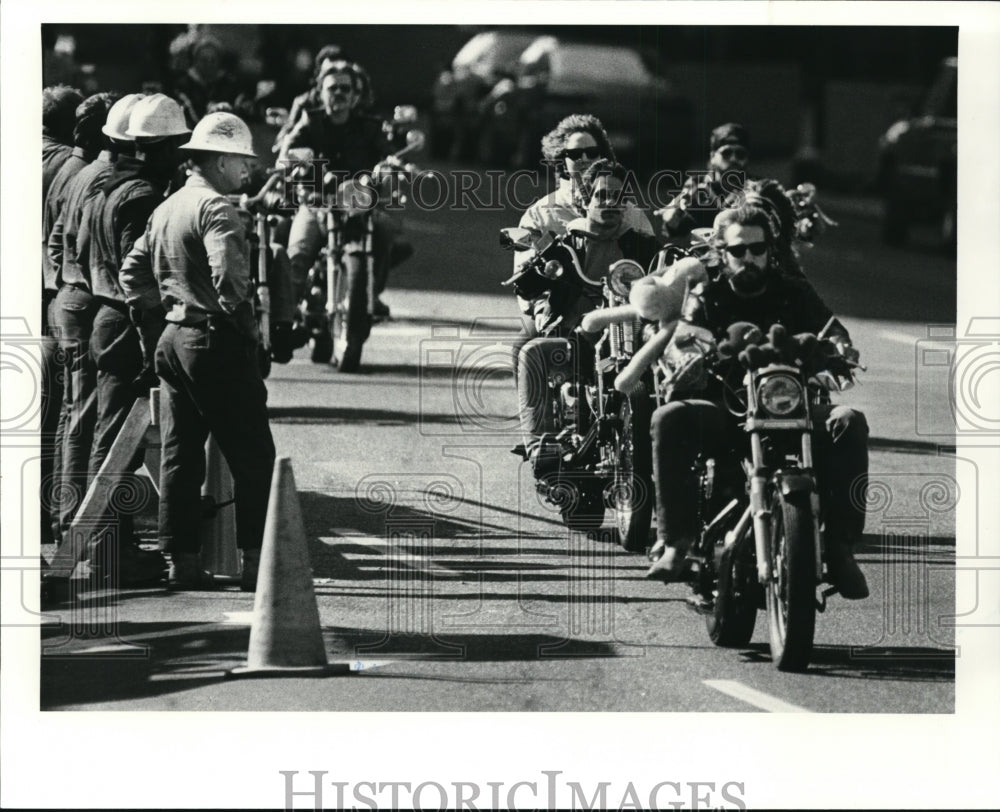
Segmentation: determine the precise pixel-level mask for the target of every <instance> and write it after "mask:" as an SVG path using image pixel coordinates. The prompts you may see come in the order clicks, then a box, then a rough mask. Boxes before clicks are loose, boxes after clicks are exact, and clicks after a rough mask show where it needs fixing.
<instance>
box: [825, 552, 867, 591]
mask: <svg viewBox="0 0 1000 812" xmlns="http://www.w3.org/2000/svg"><path fill="white" fill-rule="evenodd" d="M826 568H827V573H828V575H829V580H830V583H831V584H833V585H834V586H836V587H837V590H838V591H839V592H840V594H841V595H842V596H843V597H844V598H846V599H847V600H849V601H859V600H862V599H863V598H867V597H868V594H869V593H868V581H867V580H866V579H865V574H864V573H863V572H862V571H861V567H859V566H858V562H857V561H855V560H854V551H853V550H852V545H851V544H850V543H849V542H847V541H842V540H841V541H838V540H835V539H830V540H829V542H828V544H827V549H826Z"/></svg>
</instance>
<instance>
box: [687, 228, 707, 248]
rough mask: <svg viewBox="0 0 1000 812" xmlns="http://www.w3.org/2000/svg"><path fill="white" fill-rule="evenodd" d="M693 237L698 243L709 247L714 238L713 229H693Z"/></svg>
mask: <svg viewBox="0 0 1000 812" xmlns="http://www.w3.org/2000/svg"><path fill="white" fill-rule="evenodd" d="M691 236H692V237H693V238H694V240H695V241H696V242H699V243H704V244H705V245H708V243H709V241H710V240H711V238H712V229H710V228H692V229H691Z"/></svg>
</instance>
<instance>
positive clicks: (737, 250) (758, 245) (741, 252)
mask: <svg viewBox="0 0 1000 812" xmlns="http://www.w3.org/2000/svg"><path fill="white" fill-rule="evenodd" d="M726 251H727V252H728V253H729V254H731V255H732V256H734V257H735V258H736V259H743V257H745V256H746V254H747V251H749V252H750V254H751V255H752V256H755V257H762V256H764V254H766V253H767V243H766V242H745V243H739V244H738V245H727V246H726Z"/></svg>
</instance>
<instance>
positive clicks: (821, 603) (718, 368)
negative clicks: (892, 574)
mask: <svg viewBox="0 0 1000 812" xmlns="http://www.w3.org/2000/svg"><path fill="white" fill-rule="evenodd" d="M729 332H730V336H734V332H735V333H739V334H740V337H739V339H738V340H736V339H733V340H730V339H727V341H724V342H721V343H719V344H717V343H716V341H715V339H714V337H713V336H712V333H711V332H709V331H708V330H706V329H704V328H701V327H697V326H693V325H690V324H687V323H685V322H680V323H679V324H677V325H676V329H675V330H674V332H673V334H672V336H671V338H670V342H669V344H668V346H667V350H666V352H665V353H664V354H663V356H662V357H660V358H659V359H658V360H657V362H656V365H655V376H656V381H657V399H658V402H660V403H661V404H662V403H666V402H669V401H671V400H675V399H682V398H684V397H690V396H691V393H692V392H697V391H700V390H702V389H703V388H704V387H705V385H706V382H707V381H708V379H709V378H714V379H715V380H716V381H717V383H718V384H720V385H721V387H722V391H723V393H724V403H725V406H726V408H727V409H728V410H729V412H730V413H731V415H732V416H733V419H734V420H735V421H736V422H737V424H738V427H739V429H740V431H739V432H738V436H739V437H740V439H737V440H735V441H734V444H733V446H732V448H731V450H730V452H729V453H728V454H725V455H722V457H721V458H720V459H713V458H708V457H705V456H703V455H702V456H699V457H698V459H697V460H696V462H695V466H694V474H695V475H696V477H697V482H698V490H697V493H698V496H697V501H696V504H695V506H694V507H695V509H696V511H697V516H698V526H699V527H700V528H701V532H700V535H699V537H698V538H697V540H696V541H695V543H694V545H693V546H692V548H691V549H690V550H689V551H688V554H687V560H686V566H687V569H686V572H687V576H686V577H687V581H688V583H689V584H690V586H691V587H692V589H693V592H694V594H693V596H692V598H691V599H690V602H691V604H692V606H693V607H694V608H695V609H696V610H697V611H699V612H700V613H702V614H704V615H705V619H706V625H707V628H708V633H709V637H710V638H711V640H712V642H714V643H715V644H716V645H719V646H742V645H746V644H747V643H748V642H749V641H750V639H751V637H752V635H753V630H754V625H755V621H756V615H757V611H758V609H766V612H767V617H768V626H769V633H770V646H771V657H772V661H773V662H774V664H775V666H776V667H777V668H778V669H779V670H782V671H800V670H804V669H805V668H806V667H807V666H808V664H809V659H810V656H811V652H812V644H813V634H814V630H815V621H816V613H817V611H820V612H822V611H823V609H824V608H825V601H826V597H828V596H829V595H831V594H833V593H834V592H835V591H836V589H835V588H833V587H831V588H827V589H826V590H824V591H823V593H822V595H821V597H820V598H819V599H818V598H817V588H818V587H819V585H820V584H821V583H822V582H823V581H824V580H826V574H825V573H824V564H823V560H824V557H823V547H824V538H823V534H824V523H825V517H824V509H825V505H824V500H823V499H822V497H821V489H820V487H819V485H818V483H817V479H816V473H815V470H814V461H813V450H812V429H813V407H814V406H819V405H827V404H829V403H830V392H832V391H840V390H842V389H845V388H847V387H848V385H850V383H851V382H852V381H853V371H854V369H855V368H858V367H859V366H860V365H859V364H857V363H856V362H855V361H854V360H853V359H849V358H845V357H843V356H842V355H840V354H839V353H838V351H837V350H836V348H835V347H834V345H833V344H832V343H830V342H828V341H824V340H822V333H821V334H820V337H819V338H817V337H816V336H811V335H802V336H794V337H785V336H784V333H783V328H780V326H779V325H776V326H775V327H773V328H772V329H771V333H770V335H769V339H768V340H767V341H766V342H765V340H764V336H762V335H761V333H760V331H759V330H758V329H757V328H756V327H753V326H752V325H745V324H742V323H741V325H738V326H734V327H731V328H730V331H729Z"/></svg>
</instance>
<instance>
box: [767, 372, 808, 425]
mask: <svg viewBox="0 0 1000 812" xmlns="http://www.w3.org/2000/svg"><path fill="white" fill-rule="evenodd" d="M757 402H758V403H759V404H760V405H761V407H762V408H763V409H764V410H765V411H766V412H767V413H768V414H769V415H771V416H772V417H785V416H787V415H790V414H792V413H793V412H795V411H797V410H798V409H799V407H800V406H801V405H802V386H801V384H800V383H799V382H798V381H797V380H795V378H793V377H792V376H791V375H772V376H770V377H769V378H767V380H765V381H764V382H763V383H761V385H760V388H759V389H758V390H757Z"/></svg>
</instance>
